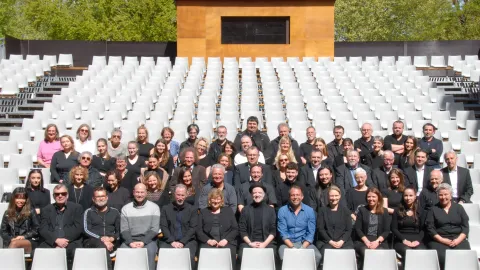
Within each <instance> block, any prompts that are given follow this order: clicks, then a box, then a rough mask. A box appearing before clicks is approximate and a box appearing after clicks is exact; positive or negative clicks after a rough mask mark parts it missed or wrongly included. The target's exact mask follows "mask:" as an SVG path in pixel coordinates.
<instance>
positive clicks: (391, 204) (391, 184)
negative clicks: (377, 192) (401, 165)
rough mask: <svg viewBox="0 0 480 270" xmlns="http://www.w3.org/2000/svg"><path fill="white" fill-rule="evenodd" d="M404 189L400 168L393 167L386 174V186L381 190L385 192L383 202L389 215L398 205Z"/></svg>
mask: <svg viewBox="0 0 480 270" xmlns="http://www.w3.org/2000/svg"><path fill="white" fill-rule="evenodd" d="M404 190H405V181H404V175H403V173H402V171H401V170H399V169H397V168H393V169H392V171H391V172H390V175H389V176H388V188H387V189H386V190H383V194H385V198H384V202H385V205H386V207H387V209H388V213H389V214H390V215H391V214H393V212H394V211H395V209H396V208H398V207H399V206H400V204H401V202H402V193H403V191H404Z"/></svg>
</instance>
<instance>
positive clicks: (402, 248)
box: [393, 242, 427, 267]
mask: <svg viewBox="0 0 480 270" xmlns="http://www.w3.org/2000/svg"><path fill="white" fill-rule="evenodd" d="M393 249H395V251H396V252H397V253H398V254H400V255H402V265H403V267H405V260H406V258H407V250H409V249H411V250H421V249H427V247H426V246H425V245H424V244H423V243H422V242H420V245H418V246H417V247H415V248H411V247H407V246H406V245H405V244H404V243H402V242H395V243H394V244H393Z"/></svg>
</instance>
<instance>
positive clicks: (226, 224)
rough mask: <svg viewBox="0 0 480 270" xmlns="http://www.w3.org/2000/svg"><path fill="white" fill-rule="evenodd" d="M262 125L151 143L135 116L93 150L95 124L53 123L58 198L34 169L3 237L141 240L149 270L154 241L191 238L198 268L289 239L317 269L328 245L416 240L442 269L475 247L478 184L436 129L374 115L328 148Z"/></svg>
mask: <svg viewBox="0 0 480 270" xmlns="http://www.w3.org/2000/svg"><path fill="white" fill-rule="evenodd" d="M258 124H259V123H258V119H257V118H256V117H250V118H248V120H247V129H246V130H244V131H242V132H240V133H238V134H237V136H236V138H235V141H234V142H230V141H228V140H227V139H226V137H227V129H226V128H225V127H224V126H220V127H218V128H217V139H216V140H215V141H214V142H212V143H211V144H210V145H209V144H208V143H209V142H208V140H207V139H205V138H198V137H197V135H198V134H199V132H200V130H199V127H198V126H196V125H195V124H192V125H190V126H188V128H187V131H188V134H189V138H188V139H187V140H186V141H185V142H182V143H181V144H179V143H178V142H175V141H173V140H172V138H173V136H174V131H173V130H171V129H169V128H164V129H163V130H162V133H161V136H162V138H161V139H159V140H157V141H156V144H155V145H152V144H150V143H148V141H149V140H148V130H147V129H146V128H145V127H144V126H141V127H139V128H138V132H137V141H134V142H129V143H128V144H127V145H123V144H122V143H121V135H122V133H121V131H120V130H117V129H116V130H114V131H113V132H112V133H111V134H112V135H111V138H110V140H109V141H107V140H106V139H99V140H98V141H97V153H96V154H95V155H93V154H92V151H93V150H92V149H90V148H92V146H91V143H90V142H88V140H89V138H90V133H91V132H90V127H89V126H88V125H82V126H81V127H80V128H79V129H78V131H77V139H76V140H73V139H72V138H71V137H70V136H62V137H60V138H59V137H58V130H57V128H56V126H55V125H49V126H48V127H47V129H46V131H45V140H44V141H43V142H42V144H41V145H40V149H39V152H38V157H39V160H40V159H41V161H39V163H40V165H42V166H44V167H50V170H51V175H52V177H51V182H52V183H56V184H57V185H56V186H55V188H54V190H53V191H52V192H53V197H54V199H55V203H53V204H49V202H50V198H49V197H50V191H48V190H47V189H45V188H44V187H43V176H42V174H41V170H32V171H31V172H30V174H29V176H28V178H27V181H26V186H25V188H17V189H15V191H14V192H13V196H12V200H11V201H10V204H9V208H8V210H7V211H6V212H5V215H4V218H3V220H2V227H1V233H2V238H3V239H4V246H5V247H17V248H18V247H20V248H24V249H25V250H26V251H27V252H32V251H33V250H34V249H35V247H52V248H53V247H60V248H66V249H67V254H68V255H69V256H70V257H71V256H73V253H74V250H75V248H77V247H81V246H83V247H87V248H88V247H92V248H93V247H95V248H98V247H103V248H105V250H106V256H107V257H109V256H110V254H111V253H112V252H113V251H114V250H115V249H116V248H117V247H125V248H128V247H130V248H146V249H147V251H148V257H149V268H150V269H151V270H152V269H155V254H156V252H157V251H158V248H188V249H189V250H190V254H191V263H192V266H194V265H195V261H194V257H195V256H196V255H197V254H198V250H199V249H200V248H228V249H230V251H231V256H232V263H233V264H234V266H235V265H236V262H237V261H238V262H241V257H242V253H243V252H242V251H243V249H244V248H274V249H275V250H276V251H278V252H277V253H276V256H278V258H279V259H282V258H283V253H284V250H285V249H287V248H306V249H312V250H313V251H314V253H315V257H316V262H317V265H319V264H320V263H321V261H322V257H323V254H324V251H325V249H348V248H351V249H355V251H356V252H357V254H358V257H359V260H360V262H361V261H362V260H363V256H364V253H365V250H366V249H388V248H394V249H395V250H396V251H397V252H398V253H399V254H400V255H401V256H402V259H403V260H405V258H406V256H405V255H406V250H408V249H425V248H430V249H435V250H437V252H438V256H439V260H440V263H441V265H442V267H443V264H444V261H445V253H446V250H447V249H469V248H470V246H469V244H468V241H467V239H466V237H467V235H468V228H469V227H468V216H467V214H466V212H465V210H464V209H463V208H462V206H461V204H463V203H469V202H470V197H471V195H472V194H473V188H472V181H471V179H470V175H469V171H468V169H466V168H462V167H459V166H457V164H456V154H455V152H446V153H442V152H443V149H442V142H441V141H439V140H437V139H435V138H434V136H433V135H434V133H435V127H434V126H433V125H431V124H425V126H424V129H423V130H424V137H423V138H421V139H420V140H417V139H416V138H414V137H410V136H405V135H403V127H404V126H403V123H402V122H401V121H397V122H395V123H394V124H393V134H392V135H389V136H387V137H385V138H382V137H378V136H375V137H374V136H372V133H373V130H372V126H371V125H370V124H368V123H366V124H364V125H363V126H362V128H361V132H362V137H361V138H359V139H357V140H355V141H353V140H352V139H349V138H343V134H344V130H343V127H341V126H335V127H334V130H333V134H334V136H335V139H334V140H333V141H332V142H330V143H328V144H327V143H326V142H325V141H324V140H323V139H322V138H316V131H315V128H313V127H309V128H308V129H307V130H306V133H307V141H306V142H303V143H301V144H300V145H299V144H298V142H296V141H295V140H294V139H293V138H291V136H290V134H289V128H288V125H287V124H284V123H282V124H279V126H278V133H279V136H278V137H277V138H275V139H274V140H272V141H270V139H269V138H268V136H267V135H266V134H265V133H263V132H261V131H260V130H259V129H258V126H259V125H258ZM77 145H80V149H81V151H79V150H78V149H79V148H77ZM442 154H443V155H444V159H445V163H446V164H447V166H446V167H445V168H443V169H440V166H439V164H440V163H439V159H440V156H441V155H442ZM237 255H238V258H237ZM107 261H108V262H109V266H110V267H111V264H110V260H107Z"/></svg>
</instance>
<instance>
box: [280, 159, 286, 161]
mask: <svg viewBox="0 0 480 270" xmlns="http://www.w3.org/2000/svg"><path fill="white" fill-rule="evenodd" d="M280 161H288V159H280Z"/></svg>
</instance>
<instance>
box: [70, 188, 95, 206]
mask: <svg viewBox="0 0 480 270" xmlns="http://www.w3.org/2000/svg"><path fill="white" fill-rule="evenodd" d="M75 190H78V189H75V187H74V186H73V185H71V186H69V187H68V201H69V202H74V203H78V204H80V205H81V206H82V209H83V211H85V210H87V209H88V208H90V207H91V206H92V198H93V188H92V187H91V186H89V185H87V184H85V185H83V188H81V190H82V191H81V192H80V193H79V194H78V195H76V194H75Z"/></svg>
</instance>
